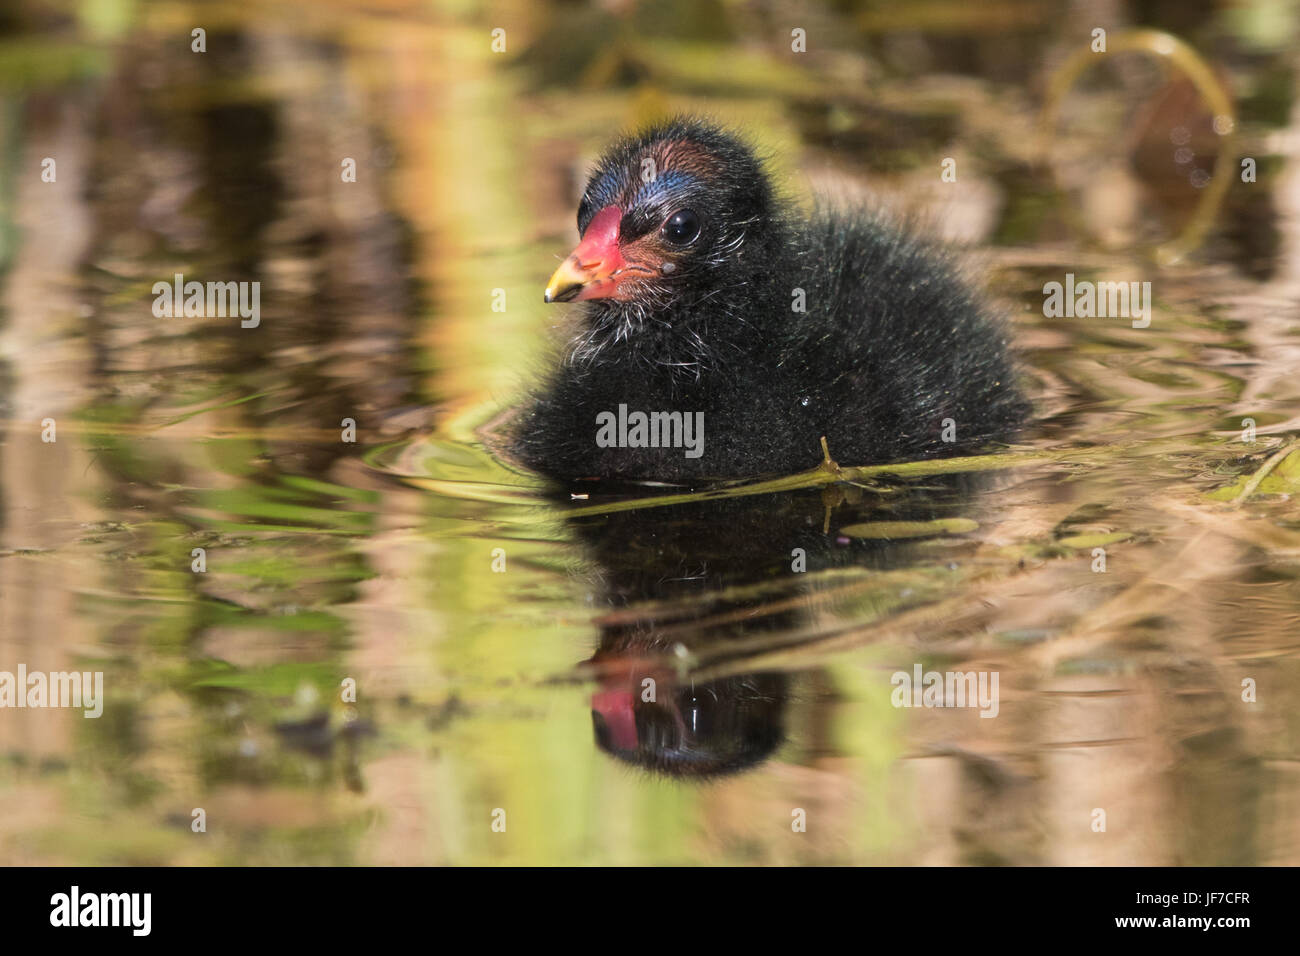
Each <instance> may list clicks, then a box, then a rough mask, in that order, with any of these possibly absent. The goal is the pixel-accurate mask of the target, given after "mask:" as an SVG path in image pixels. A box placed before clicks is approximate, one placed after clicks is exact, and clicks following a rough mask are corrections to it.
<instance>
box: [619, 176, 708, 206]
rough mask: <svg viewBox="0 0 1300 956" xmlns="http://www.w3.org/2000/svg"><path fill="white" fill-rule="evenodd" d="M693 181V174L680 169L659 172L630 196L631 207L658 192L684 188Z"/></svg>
mask: <svg viewBox="0 0 1300 956" xmlns="http://www.w3.org/2000/svg"><path fill="white" fill-rule="evenodd" d="M693 182H695V177H694V176H692V175H691V174H690V173H684V172H682V171H680V170H676V169H670V170H669V171H668V172H666V173H660V174H659V175H658V176H656V177H655V178H654V179H653V180H651V181H650V182H648V183H646V184H645V185H644V186H642V187H641V188H640V189H639V190H637V194H636V195H635V196H634V197H632V208H635V207H637V206H640V205H641V204H642V203H645V202H649V201H650V199H652V198H653V197H654V196H656V195H658V194H660V193H665V192H670V191H672V190H674V189H684V188H686V187H687V186H689V185H691V184H692V183H693Z"/></svg>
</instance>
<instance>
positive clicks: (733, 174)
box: [508, 118, 1029, 482]
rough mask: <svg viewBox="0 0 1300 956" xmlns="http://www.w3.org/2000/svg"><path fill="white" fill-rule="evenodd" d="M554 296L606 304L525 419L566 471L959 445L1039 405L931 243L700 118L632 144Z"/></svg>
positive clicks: (758, 465)
mask: <svg viewBox="0 0 1300 956" xmlns="http://www.w3.org/2000/svg"><path fill="white" fill-rule="evenodd" d="M578 232H579V233H580V235H581V241H580V242H579V243H578V246H577V248H576V249H574V251H573V253H572V254H571V255H570V256H569V257H568V258H567V259H565V260H564V262H563V263H562V264H561V265H560V267H559V268H558V269H557V270H556V271H555V274H554V275H553V276H552V277H551V281H550V284H549V285H548V286H547V289H546V295H545V299H546V301H547V302H569V301H580V302H583V303H585V305H584V307H583V308H584V312H583V315H582V324H581V327H580V330H579V332H578V334H577V335H576V337H575V338H574V340H573V341H572V343H571V344H570V346H569V350H568V353H567V355H566V356H565V357H564V359H563V361H562V362H561V363H560V364H559V366H558V368H557V369H556V370H555V372H554V373H553V374H552V375H551V376H550V377H549V379H548V380H547V381H545V383H544V385H543V387H542V388H541V389H540V390H539V392H538V393H537V394H536V395H535V396H534V397H533V398H532V399H531V401H530V402H529V403H528V404H527V405H526V406H525V407H523V408H522V409H521V410H520V413H519V414H517V415H516V417H515V418H514V419H513V421H512V423H511V424H510V426H509V427H508V443H509V446H510V448H511V450H512V452H513V455H514V457H516V458H517V459H518V460H519V461H520V462H522V463H523V464H524V465H526V466H528V467H529V468H531V469H533V470H534V471H537V472H540V473H542V474H544V475H547V476H550V477H552V478H554V479H559V480H562V481H571V480H575V479H582V478H614V479H646V480H658V481H666V482H690V481H693V480H700V479H710V478H738V477H754V476H760V475H766V474H772V473H781V474H787V473H793V472H797V471H802V470H805V469H808V468H811V467H814V466H815V465H817V464H818V462H820V461H821V460H822V458H823V452H822V447H821V439H822V438H823V437H825V438H826V440H827V442H828V445H829V450H830V453H831V454H832V455H833V456H834V457H835V459H836V460H838V461H839V462H840V463H842V464H845V465H865V464H875V463H884V462H891V461H899V460H910V459H916V458H924V457H935V456H941V455H952V454H958V453H961V452H963V451H967V450H970V449H972V448H974V447H977V446H979V445H982V444H985V443H988V442H990V441H994V440H998V439H1005V438H1007V437H1009V435H1010V434H1011V433H1012V432H1013V431H1014V430H1015V428H1016V427H1017V425H1019V424H1020V423H1021V422H1022V421H1023V420H1024V419H1025V417H1026V416H1027V414H1028V412H1029V406H1028V404H1027V402H1026V401H1025V399H1024V398H1023V397H1022V395H1021V393H1020V391H1019V389H1018V388H1017V386H1016V383H1015V377H1016V373H1015V367H1014V364H1013V362H1012V360H1011V358H1010V354H1009V350H1008V344H1007V338H1006V333H1005V332H1004V331H1003V329H1002V327H1001V325H1000V323H999V322H998V321H997V320H996V318H995V317H994V316H993V315H992V314H991V313H990V311H989V309H988V308H987V307H986V306H985V305H984V304H983V303H982V302H981V300H980V298H979V297H978V296H977V295H976V294H975V293H974V292H973V291H971V289H970V288H968V287H967V285H966V284H965V283H964V282H963V281H962V280H961V279H960V278H959V276H958V274H957V272H956V270H955V267H954V266H953V264H952V263H951V261H950V260H949V259H947V258H946V257H945V256H944V255H943V254H942V253H941V252H939V251H937V250H936V249H934V248H932V247H931V246H930V245H929V244H928V243H926V242H924V241H922V240H920V239H918V238H916V237H913V236H910V235H908V234H906V233H904V232H902V231H900V230H899V229H898V228H896V227H894V226H893V225H891V224H890V223H888V222H887V221H886V220H885V219H883V218H882V217H880V216H878V215H876V214H873V213H868V212H864V211H861V210H858V209H836V210H827V211H818V212H817V213H815V214H814V215H813V217H812V218H811V219H804V218H801V217H800V216H799V215H798V213H797V212H796V211H795V210H794V209H793V208H792V207H791V206H790V205H789V204H788V203H786V202H784V201H782V200H781V199H780V198H778V196H777V193H776V191H775V190H774V188H773V185H772V183H771V181H770V180H769V178H768V176H767V175H766V173H765V172H764V170H763V167H762V164H761V163H760V161H759V159H758V158H757V157H756V156H755V153H754V151H753V150H752V149H751V148H750V147H749V146H747V145H746V144H745V143H744V142H743V141H742V140H741V139H740V138H738V137H737V136H735V135H733V134H731V133H729V132H727V131H725V130H723V129H720V128H719V127H717V126H715V125H712V124H710V123H707V122H704V121H700V120H697V119H691V118H683V119H677V120H674V121H671V122H668V123H665V124H662V125H659V126H656V127H653V128H651V129H648V130H646V131H644V132H642V133H640V134H638V135H635V136H632V137H629V138H626V139H624V140H622V141H620V142H618V143H616V144H615V145H614V146H613V147H612V148H611V149H610V150H609V151H608V152H607V153H606V154H605V155H604V157H603V158H602V159H601V160H600V162H599V164H598V166H597V168H596V170H595V172H594V173H593V175H592V176H591V178H590V180H589V182H588V183H587V187H586V191H585V192H584V194H583V197H582V201H581V204H580V205H579V207H578Z"/></svg>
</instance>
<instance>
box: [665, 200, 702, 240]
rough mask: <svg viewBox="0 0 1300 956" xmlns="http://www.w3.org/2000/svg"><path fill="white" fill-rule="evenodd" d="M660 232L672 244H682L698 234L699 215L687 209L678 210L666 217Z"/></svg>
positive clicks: (693, 238)
mask: <svg viewBox="0 0 1300 956" xmlns="http://www.w3.org/2000/svg"><path fill="white" fill-rule="evenodd" d="M662 232H663V235H664V238H665V239H667V240H668V241H669V242H671V243H672V244H673V245H675V246H684V245H686V244H687V243H691V242H694V241H695V237H696V236H698V235H699V234H700V217H699V216H697V215H695V213H693V212H692V211H691V210H689V209H681V210H678V211H677V212H675V213H673V214H672V215H671V216H669V217H668V219H667V221H666V222H665V223H664V227H663V230H662Z"/></svg>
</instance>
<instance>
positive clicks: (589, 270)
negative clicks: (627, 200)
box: [544, 206, 625, 302]
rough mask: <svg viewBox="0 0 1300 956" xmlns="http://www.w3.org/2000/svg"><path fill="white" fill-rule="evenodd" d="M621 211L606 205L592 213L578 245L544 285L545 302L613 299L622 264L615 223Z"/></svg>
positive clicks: (621, 213)
mask: <svg viewBox="0 0 1300 956" xmlns="http://www.w3.org/2000/svg"><path fill="white" fill-rule="evenodd" d="M622 218H623V212H622V210H621V209H619V208H618V207H617V206H606V207H605V208H604V209H602V210H601V211H600V212H598V213H596V215H595V216H594V217H592V220H591V222H590V223H588V224H587V231H586V232H585V233H583V235H582V241H581V242H579V243H578V247H577V248H576V249H574V250H573V252H571V253H570V254H569V258H567V259H565V260H564V261H563V262H562V263H560V268H558V269H556V270H555V274H554V275H552V276H551V281H550V282H548V283H547V284H546V295H545V296H544V299H545V301H547V302H580V301H582V300H584V299H608V298H613V297H614V296H615V294H616V293H617V292H618V284H619V281H620V280H619V273H620V272H622V271H623V268H624V265H625V263H624V262H623V254H622V253H621V252H620V251H619V248H618V224H619V221H620V220H621V219H622Z"/></svg>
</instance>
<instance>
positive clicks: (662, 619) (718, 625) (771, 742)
mask: <svg viewBox="0 0 1300 956" xmlns="http://www.w3.org/2000/svg"><path fill="white" fill-rule="evenodd" d="M961 483H962V482H961V479H952V478H949V479H944V480H943V481H942V482H939V481H936V480H933V479H931V480H930V481H929V482H928V488H927V491H926V493H925V496H924V497H919V496H915V495H908V494H907V493H906V491H905V490H903V489H896V490H895V491H894V492H893V493H892V494H888V495H884V496H876V495H873V494H863V493H861V491H860V489H857V488H853V487H851V486H849V487H846V488H842V489H841V488H832V489H827V490H826V491H820V490H817V489H812V490H807V491H799V492H788V493H783V494H778V495H763V496H756V497H753V498H731V499H721V500H715V501H703V502H694V503H691V504H686V505H676V506H671V507H664V508H650V509H645V510H639V511H624V512H616V513H613V514H607V515H596V516H585V517H579V518H575V519H572V520H571V527H572V529H573V530H574V532H575V534H576V536H577V537H578V539H579V540H580V541H581V542H582V544H583V546H584V549H585V551H586V553H587V557H588V558H589V559H590V560H591V561H592V562H594V564H595V565H596V567H597V571H598V575H599V580H600V582H601V585H600V587H601V599H602V600H603V601H604V602H605V603H607V604H609V605H611V610H610V611H609V612H608V613H607V614H605V615H603V616H602V617H599V618H597V623H598V624H599V625H600V628H601V641H600V649H599V650H598V651H597V652H596V653H595V654H594V655H593V656H592V658H591V660H590V661H589V662H588V663H589V665H590V666H591V668H592V670H593V671H594V674H595V679H596V681H597V684H598V689H597V690H596V692H595V693H594V694H593V695H592V720H593V723H594V725H595V735H596V743H597V744H598V745H599V746H600V748H601V749H602V750H605V751H606V752H608V753H610V754H612V755H614V756H616V757H618V758H619V759H621V760H625V761H627V762H629V763H633V764H637V765H639V766H642V767H644V768H646V769H649V770H653V771H656V772H659V773H664V774H667V775H671V776H679V777H710V776H717V775H722V774H728V773H735V772H738V771H741V770H745V769H747V768H750V767H753V766H755V765H757V764H759V763H761V762H762V761H764V760H766V759H767V758H768V757H770V756H771V755H772V753H773V752H774V751H775V750H776V749H777V748H778V747H779V746H780V745H781V744H782V742H783V741H784V739H785V706H786V701H787V699H788V697H789V693H790V686H791V678H790V677H789V676H788V675H786V674H784V673H743V674H739V675H735V676H728V677H722V678H718V679H709V680H704V681H697V680H695V679H694V678H693V677H692V675H691V673H690V671H689V668H688V667H687V665H686V663H685V661H684V660H683V659H682V658H681V656H680V655H681V654H682V653H683V652H685V653H686V655H687V656H689V657H693V658H696V659H700V658H707V659H708V660H709V661H710V662H711V663H714V664H716V663H717V662H718V660H719V658H725V657H726V656H728V655H727V645H728V644H729V643H734V642H736V641H737V640H739V639H750V640H752V639H754V638H756V637H759V638H761V637H762V636H764V635H769V636H770V637H771V638H772V639H779V638H780V636H781V635H782V634H793V633H795V632H796V631H798V630H799V629H800V628H801V627H804V626H806V625H807V624H808V621H809V618H810V610H811V608H812V607H813V602H812V601H811V600H810V598H811V597H812V595H813V594H815V592H816V591H817V590H818V575H817V574H816V572H817V571H820V570H827V569H832V568H836V567H850V566H858V567H867V568H874V569H886V568H891V567H897V566H899V565H900V564H902V563H905V562H906V561H907V560H908V557H909V555H910V553H911V551H912V550H913V549H912V548H911V547H909V546H908V545H906V544H904V543H889V542H881V541H850V540H848V539H846V538H843V537H842V536H840V535H838V534H837V532H836V529H837V528H839V527H842V526H845V525H848V524H850V523H855V522H859V521H870V520H891V521H897V520H908V521H922V520H929V519H932V518H940V517H951V516H953V515H955V514H958V513H959V509H960V506H961V504H962V503H963V500H964V496H963V495H961V494H958V493H956V492H958V491H959V489H960V485H961ZM844 491H847V492H848V493H849V497H850V498H851V499H856V503H852V501H848V502H846V501H842V500H841V501H838V503H836V501H837V499H842V498H843V497H844ZM882 502H884V503H882ZM830 504H834V505H835V506H834V507H833V509H832V510H831V511H830V512H829V518H828V505H830ZM795 549H802V551H803V552H804V554H805V555H806V562H807V572H806V573H796V572H794V571H793V570H792V563H793V562H794V558H793V557H792V552H793V551H794V550H795ZM679 665H680V666H679Z"/></svg>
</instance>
